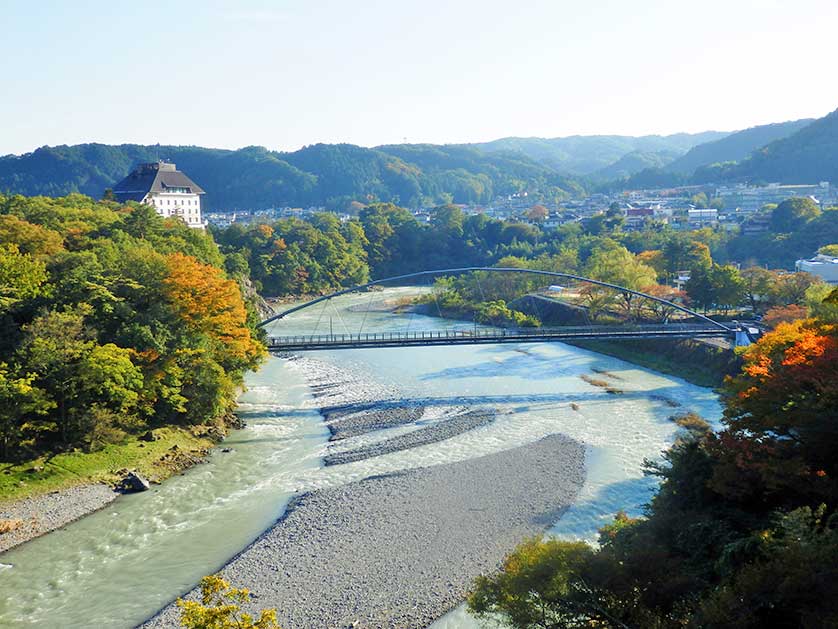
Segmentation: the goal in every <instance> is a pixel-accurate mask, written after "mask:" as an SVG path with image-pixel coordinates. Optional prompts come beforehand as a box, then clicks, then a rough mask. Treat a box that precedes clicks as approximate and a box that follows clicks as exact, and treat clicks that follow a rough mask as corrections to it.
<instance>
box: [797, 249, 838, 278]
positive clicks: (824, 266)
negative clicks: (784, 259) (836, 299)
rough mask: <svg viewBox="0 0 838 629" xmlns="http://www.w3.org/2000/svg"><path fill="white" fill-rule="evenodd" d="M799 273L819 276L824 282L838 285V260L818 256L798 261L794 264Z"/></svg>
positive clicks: (821, 255) (832, 257)
mask: <svg viewBox="0 0 838 629" xmlns="http://www.w3.org/2000/svg"><path fill="white" fill-rule="evenodd" d="M794 267H795V268H796V269H797V270H798V271H804V272H806V273H811V274H812V275H817V276H818V277H819V278H821V279H822V280H823V281H824V282H827V283H829V284H838V258H836V257H834V256H825V255H823V254H818V255H816V256H815V257H814V258H811V259H810V260H798V261H797V262H795V263H794Z"/></svg>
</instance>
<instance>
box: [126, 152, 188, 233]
mask: <svg viewBox="0 0 838 629" xmlns="http://www.w3.org/2000/svg"><path fill="white" fill-rule="evenodd" d="M113 194H114V196H115V197H116V200H117V201H119V202H120V203H125V202H126V201H136V202H137V203H146V204H148V205H152V206H154V209H155V210H157V213H158V214H160V216H163V217H164V218H168V217H170V216H177V217H179V218H181V219H182V220H183V222H184V223H186V224H187V225H189V226H190V227H196V228H203V227H204V222H203V220H202V218H201V195H202V194H204V191H203V189H202V188H201V187H200V186H199V185H197V184H196V183H195V182H194V181H192V180H191V179H190V178H189V177H187V176H186V175H184V174H183V173H182V172H180V171H179V170H178V169H177V168H175V165H174V164H168V163H166V162H154V163H151V164H140V165H139V166H137V167H136V168H135V169H134V170H133V171H132V172H131V174H129V175H128V176H127V177H126V178H125V179H123V180H122V181H120V182H119V183H118V184H116V186H114V189H113Z"/></svg>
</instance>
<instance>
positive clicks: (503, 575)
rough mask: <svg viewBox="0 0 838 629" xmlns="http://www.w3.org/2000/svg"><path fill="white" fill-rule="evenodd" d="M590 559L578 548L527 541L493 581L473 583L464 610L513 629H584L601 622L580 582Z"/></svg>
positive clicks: (588, 551) (573, 544)
mask: <svg viewBox="0 0 838 629" xmlns="http://www.w3.org/2000/svg"><path fill="white" fill-rule="evenodd" d="M592 556H593V551H592V550H591V548H590V547H589V546H588V545H587V544H585V543H583V542H562V541H558V540H539V539H533V540H529V541H527V542H525V543H524V544H522V545H521V546H519V547H518V548H517V549H516V550H515V552H514V553H512V554H511V555H509V556H508V557H507V558H506V559H505V560H504V563H503V569H502V571H501V572H500V573H499V574H498V575H496V576H493V577H486V576H483V577H478V578H477V580H476V581H475V589H474V591H473V592H472V593H471V595H470V596H469V598H468V606H469V610H470V611H471V612H472V613H474V614H476V615H478V616H480V617H502V618H504V619H505V620H507V621H508V622H510V623H511V625H512V626H513V627H515V628H516V629H535V628H543V629H553V628H562V627H582V626H586V625H585V623H590V622H591V621H592V620H594V619H595V618H596V619H601V618H602V616H603V614H602V613H601V612H600V610H599V609H597V608H598V606H597V605H596V603H595V602H593V601H591V600H590V598H591V597H590V596H589V592H588V591H587V588H586V585H585V583H584V581H583V579H582V576H581V575H582V573H584V571H585V569H586V567H587V565H588V563H589V562H590V561H591V558H592ZM587 626H594V625H590V624H588V625H587Z"/></svg>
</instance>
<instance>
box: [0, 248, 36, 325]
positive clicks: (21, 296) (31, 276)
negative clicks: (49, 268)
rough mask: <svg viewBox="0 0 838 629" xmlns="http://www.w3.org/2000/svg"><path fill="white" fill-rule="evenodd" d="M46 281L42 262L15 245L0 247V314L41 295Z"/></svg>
mask: <svg viewBox="0 0 838 629" xmlns="http://www.w3.org/2000/svg"><path fill="white" fill-rule="evenodd" d="M46 281H47V272H46V268H45V265H44V263H43V262H41V261H39V260H36V259H35V258H33V257H32V256H31V255H29V254H22V253H20V251H19V250H18V248H17V245H0V313H3V312H4V311H8V310H10V309H12V308H15V307H17V306H18V305H19V304H21V303H23V302H26V301H27V300H30V299H34V298H35V297H37V296H39V295H41V294H43V292H44V284H45V282H46Z"/></svg>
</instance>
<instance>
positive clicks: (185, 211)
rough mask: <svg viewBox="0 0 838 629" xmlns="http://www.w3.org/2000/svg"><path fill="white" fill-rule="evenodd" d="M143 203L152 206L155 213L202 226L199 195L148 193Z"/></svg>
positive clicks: (195, 225)
mask: <svg viewBox="0 0 838 629" xmlns="http://www.w3.org/2000/svg"><path fill="white" fill-rule="evenodd" d="M143 201H144V203H148V204H149V205H152V206H154V209H155V210H157V213H158V214H159V215H160V216H162V217H164V218H169V217H170V216H177V217H180V218H181V219H183V222H184V223H186V224H187V225H189V226H190V227H203V226H204V222H203V220H202V218H201V197H200V196H199V195H197V194H187V193H182V192H162V193H156V192H153V193H149V194H148V195H146V198H145V199H144V200H143Z"/></svg>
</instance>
